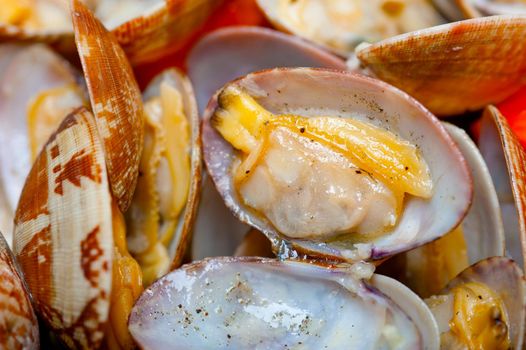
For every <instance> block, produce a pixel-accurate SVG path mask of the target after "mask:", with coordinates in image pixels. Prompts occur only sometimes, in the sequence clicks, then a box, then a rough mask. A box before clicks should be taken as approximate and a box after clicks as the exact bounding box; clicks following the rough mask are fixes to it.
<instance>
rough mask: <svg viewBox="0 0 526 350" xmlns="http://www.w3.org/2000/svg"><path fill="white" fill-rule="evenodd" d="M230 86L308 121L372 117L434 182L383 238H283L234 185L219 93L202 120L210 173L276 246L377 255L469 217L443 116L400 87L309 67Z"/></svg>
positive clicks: (463, 170)
mask: <svg viewBox="0 0 526 350" xmlns="http://www.w3.org/2000/svg"><path fill="white" fill-rule="evenodd" d="M228 86H235V87H238V88H240V89H243V90H244V91H246V92H247V93H248V94H249V95H250V96H252V98H254V99H255V100H256V101H257V102H258V103H259V104H260V105H262V106H263V107H264V108H265V109H266V110H268V111H270V112H272V113H275V114H295V115H301V116H304V117H308V118H310V117H314V116H319V115H329V116H334V117H341V118H353V119H356V120H361V121H365V122H370V123H372V124H373V125H375V126H377V127H379V128H384V129H387V130H390V131H391V132H394V133H396V134H398V135H400V137H403V138H404V139H406V140H408V141H409V142H411V143H413V144H414V145H416V147H417V148H418V149H419V150H420V152H422V153H421V154H422V157H423V159H425V160H426V162H427V164H428V166H429V170H430V174H431V178H432V182H433V184H434V194H433V195H432V197H431V198H430V199H427V200H422V199H418V198H416V197H411V196H410V197H408V198H407V199H406V200H405V202H404V210H403V213H401V216H400V218H399V219H398V222H397V224H396V225H395V226H394V227H393V228H392V230H389V231H388V232H386V233H385V234H384V235H381V236H380V237H376V238H372V239H371V240H370V241H368V242H367V243H364V244H356V245H355V244H354V243H352V242H351V241H350V240H347V239H345V238H343V239H341V240H339V239H333V240H330V241H316V240H312V241H311V240H309V239H298V238H290V237H285V236H283V235H282V234H280V233H279V232H278V230H277V229H276V227H275V226H274V225H273V224H272V223H271V222H270V221H269V220H268V219H266V218H265V217H263V216H262V215H258V214H257V213H254V212H253V211H251V210H249V208H248V207H247V206H246V205H245V204H243V202H242V200H241V198H240V197H239V195H238V194H237V192H236V189H235V188H234V181H233V174H232V166H233V162H234V161H235V159H236V157H237V155H236V151H235V150H234V149H233V148H232V146H231V145H230V144H229V143H228V142H227V141H226V140H225V139H224V138H223V137H222V136H221V135H220V134H219V133H218V132H217V131H216V129H214V128H213V127H212V125H211V123H210V118H211V117H212V115H214V113H215V111H216V108H217V107H218V101H217V96H218V95H216V96H215V97H214V98H213V99H212V100H211V101H210V103H209V105H208V107H207V110H206V111H205V114H204V122H203V150H204V159H205V162H206V165H207V170H208V172H209V174H210V175H211V177H212V179H213V180H214V183H215V184H216V186H217V189H218V191H219V193H220V194H221V196H222V197H223V200H224V201H225V203H226V205H227V206H228V207H229V208H230V209H231V210H232V211H233V213H234V214H235V215H236V216H237V217H238V218H239V219H240V220H241V221H243V222H246V223H248V224H250V225H251V226H253V227H255V228H257V229H258V230H260V231H262V232H263V233H265V235H267V237H269V238H270V240H271V241H272V244H273V246H274V248H275V249H278V248H279V247H282V248H285V246H288V248H292V249H293V250H297V251H298V252H299V253H300V254H301V253H304V254H308V255H315V256H323V257H327V258H330V259H336V260H355V259H367V258H372V259H380V258H383V257H386V256H390V255H393V254H395V253H397V252H400V251H404V250H408V249H410V248H413V247H416V246H419V245H422V244H424V243H427V242H429V241H432V240H434V239H436V238H438V237H440V236H441V235H443V234H445V233H446V232H449V231H450V230H451V229H453V228H454V227H455V226H456V225H458V224H459V223H460V221H461V220H462V218H463V217H464V215H465V214H466V211H467V209H468V207H469V204H470V202H471V196H472V184H471V178H470V175H469V170H468V168H467V166H466V163H465V160H464V158H463V157H462V155H461V153H460V151H459V150H458V148H457V147H456V146H455V144H454V142H453V141H452V140H451V138H450V137H449V135H448V134H447V132H446V130H445V129H444V128H443V126H442V125H441V124H440V123H439V122H438V120H436V119H435V118H434V117H433V116H432V115H431V114H430V113H429V112H427V110H425V109H424V108H423V107H422V106H421V105H420V104H418V103H417V102H416V101H414V100H413V99H411V98H410V97H409V96H407V95H406V94H404V93H402V92H400V91H399V90H397V89H395V88H393V87H391V86H389V85H387V84H385V83H382V82H380V81H377V80H374V79H370V78H367V77H363V76H359V75H355V74H350V73H345V72H340V71H330V70H322V69H309V68H297V69H286V68H283V69H273V70H268V71H262V72H257V73H253V74H249V75H247V76H245V77H243V78H240V79H238V80H236V81H233V82H231V83H229V84H227V85H226V87H228ZM218 93H220V92H218ZM283 244H285V246H283Z"/></svg>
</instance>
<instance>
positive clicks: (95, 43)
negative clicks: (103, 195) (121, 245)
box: [71, 0, 144, 212]
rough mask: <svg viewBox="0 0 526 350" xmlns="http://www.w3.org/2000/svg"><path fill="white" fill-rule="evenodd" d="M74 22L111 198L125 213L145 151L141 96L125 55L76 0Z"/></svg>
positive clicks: (73, 11) (72, 15)
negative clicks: (102, 151) (100, 140)
mask: <svg viewBox="0 0 526 350" xmlns="http://www.w3.org/2000/svg"><path fill="white" fill-rule="evenodd" d="M71 17H72V19H73V29H74V31H75V42H76V44H77V48H78V52H79V56H80V59H81V62H82V67H83V69H84V76H85V78H86V84H87V86H88V90H89V93H90V99H91V106H92V108H93V113H94V115H95V117H96V118H95V120H96V122H97V129H98V131H99V135H100V136H101V138H102V142H103V147H104V156H105V159H106V163H107V166H108V174H109V177H110V183H111V189H112V193H113V195H114V197H115V198H116V200H117V204H118V205H119V208H120V209H121V211H123V212H125V211H126V209H127V208H128V206H129V205H130V202H131V197H132V195H133V192H134V189H135V186H136V183H137V175H138V168H139V161H140V156H141V152H142V147H143V135H144V120H143V118H144V115H143V113H144V111H143V105H142V99H141V92H140V90H139V87H138V85H137V82H136V81H135V77H134V75H133V72H132V69H131V66H130V64H129V62H128V60H127V58H126V56H125V54H124V51H123V50H122V48H121V47H120V46H119V44H118V43H117V41H116V39H115V37H114V36H113V35H111V34H110V33H109V32H108V31H107V30H106V29H105V28H104V26H103V25H102V23H101V22H100V21H99V20H98V19H96V18H95V17H94V15H93V13H92V12H91V11H90V10H89V9H88V8H87V7H86V6H85V5H84V4H82V3H81V2H80V1H79V0H73V2H72V7H71Z"/></svg>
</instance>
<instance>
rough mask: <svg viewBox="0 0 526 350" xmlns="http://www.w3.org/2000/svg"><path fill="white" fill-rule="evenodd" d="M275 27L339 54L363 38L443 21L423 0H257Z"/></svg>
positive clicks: (370, 38) (413, 28) (378, 38)
mask: <svg viewBox="0 0 526 350" xmlns="http://www.w3.org/2000/svg"><path fill="white" fill-rule="evenodd" d="M257 2H258V5H259V6H260V7H261V9H262V10H263V12H264V13H265V15H266V16H267V18H268V19H269V20H270V22H272V24H274V25H275V26H276V27H277V28H279V29H281V30H284V31H286V32H291V33H294V34H296V35H298V36H300V37H305V38H307V39H310V40H312V41H314V42H315V43H317V44H320V45H323V46H325V47H327V48H329V49H330V50H332V51H335V52H337V53H339V54H342V55H347V54H348V53H350V52H351V51H352V50H353V49H354V47H356V46H357V45H358V44H360V43H361V42H363V41H369V42H374V41H378V40H381V39H386V38H389V37H391V36H394V35H397V34H401V33H405V32H409V31H413V30H417V29H422V28H426V27H430V26H434V25H438V24H441V23H444V19H443V18H442V17H441V16H440V14H439V13H438V12H437V11H436V10H435V9H434V7H433V6H432V4H431V3H430V2H428V1H426V0H409V1H398V0H397V1H391V0H389V1H384V0H380V1H323V0H297V1H291V0H257Z"/></svg>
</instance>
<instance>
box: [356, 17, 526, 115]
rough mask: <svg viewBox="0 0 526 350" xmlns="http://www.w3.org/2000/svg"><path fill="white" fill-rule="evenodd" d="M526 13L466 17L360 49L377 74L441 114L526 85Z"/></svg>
mask: <svg viewBox="0 0 526 350" xmlns="http://www.w3.org/2000/svg"><path fill="white" fill-rule="evenodd" d="M525 36H526V17H525V16H495V17H485V18H476V19H472V20H466V21H461V22H456V23H451V24H446V25H441V26H438V27H433V28H429V29H424V30H421V31H416V32H412V33H408V34H404V35H400V36H396V37H393V38H390V39H387V40H384V41H381V42H378V43H376V44H372V45H369V46H363V47H361V48H359V49H357V52H356V54H357V56H358V58H359V59H360V61H361V62H362V64H363V65H364V66H365V67H366V68H367V69H369V70H370V71H371V72H372V73H373V74H374V75H376V77H378V78H380V79H382V80H384V81H386V82H388V83H390V84H393V85H394V86H396V87H398V88H400V89H402V90H404V91H405V92H407V93H408V94H409V95H411V96H413V97H414V98H416V99H417V100H418V101H420V102H421V103H423V104H424V105H425V106H426V107H427V108H428V109H430V110H431V111H432V112H433V113H435V114H437V115H439V116H449V115H453V114H459V113H463V112H465V111H469V110H476V109H480V108H483V107H484V106H486V105H487V104H490V103H498V102H500V101H502V100H504V99H505V98H506V97H508V96H510V95H511V94H513V93H514V92H515V91H517V90H518V89H519V88H520V87H521V86H523V85H524V84H525V79H524V76H525V72H526V41H525V40H524V37H525Z"/></svg>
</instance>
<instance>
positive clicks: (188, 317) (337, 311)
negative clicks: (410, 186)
mask: <svg viewBox="0 0 526 350" xmlns="http://www.w3.org/2000/svg"><path fill="white" fill-rule="evenodd" d="M370 273H371V270H370V267H367V266H358V265H357V266H354V267H353V268H330V267H323V266H316V265H315V264H308V263H301V262H294V261H283V262H280V261H277V260H272V259H264V258H215V259H208V260H203V261H198V262H195V263H193V264H190V265H185V266H183V267H182V268H181V269H179V270H176V271H173V272H172V273H170V274H168V275H166V276H165V277H163V278H162V279H160V280H159V281H157V282H156V283H155V284H154V285H152V286H151V287H150V288H149V289H147V290H146V291H145V292H144V293H143V295H142V296H141V298H140V299H139V300H138V302H137V304H136V305H135V307H134V310H133V312H132V314H131V316H130V321H129V327H130V331H131V333H132V335H133V337H134V338H135V340H136V341H137V342H138V344H139V345H140V346H141V347H142V348H144V349H165V348H170V347H171V346H172V344H174V343H177V344H179V345H180V346H182V347H184V348H186V349H205V348H214V349H223V348H225V349H226V348H248V347H253V348H256V349H266V348H276V347H279V348H283V347H285V348H286V347H300V348H324V347H327V348H340V347H342V346H351V347H357V348H382V347H391V346H396V345H398V346H401V347H402V348H406V349H410V348H421V347H422V344H423V341H424V339H425V341H426V342H427V346H428V348H429V349H432V348H436V346H437V342H436V340H437V335H436V333H435V332H436V329H435V328H434V326H435V324H434V321H431V322H429V323H428V324H426V323H425V322H422V323H420V324H415V323H414V320H412V319H411V318H409V316H408V315H407V313H406V312H407V309H404V307H406V308H409V307H410V308H411V309H413V310H412V311H415V309H419V310H420V312H422V313H423V314H424V315H425V316H422V318H420V319H419V321H422V320H423V319H425V317H426V316H429V314H428V310H427V308H426V307H422V305H421V304H420V303H418V302H416V303H415V302H414V300H413V298H414V295H412V294H411V293H410V292H409V293H407V292H408V291H407V290H405V292H406V293H404V296H403V299H404V300H403V301H402V303H404V302H405V304H403V306H401V305H400V304H397V302H398V301H397V300H396V299H395V300H393V299H390V298H388V297H386V294H387V296H389V289H390V286H389V283H388V282H385V281H384V282H385V283H384V284H382V286H381V287H380V286H376V285H375V284H374V282H373V284H372V285H371V284H370V282H364V281H362V280H361V279H362V278H366V279H368V278H369V277H370ZM382 287H384V288H385V289H386V292H384V291H383V289H382ZM384 293H385V294H384ZM416 300H418V299H416ZM420 308H421V309H420ZM335 315H337V317H335ZM152 316H153V317H152ZM428 320H432V318H428ZM426 327H429V328H430V329H429V330H425V329H426ZM424 332H425V333H424ZM424 335H425V338H424ZM433 336H434V337H435V339H433ZM395 344H396V345H395Z"/></svg>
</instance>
